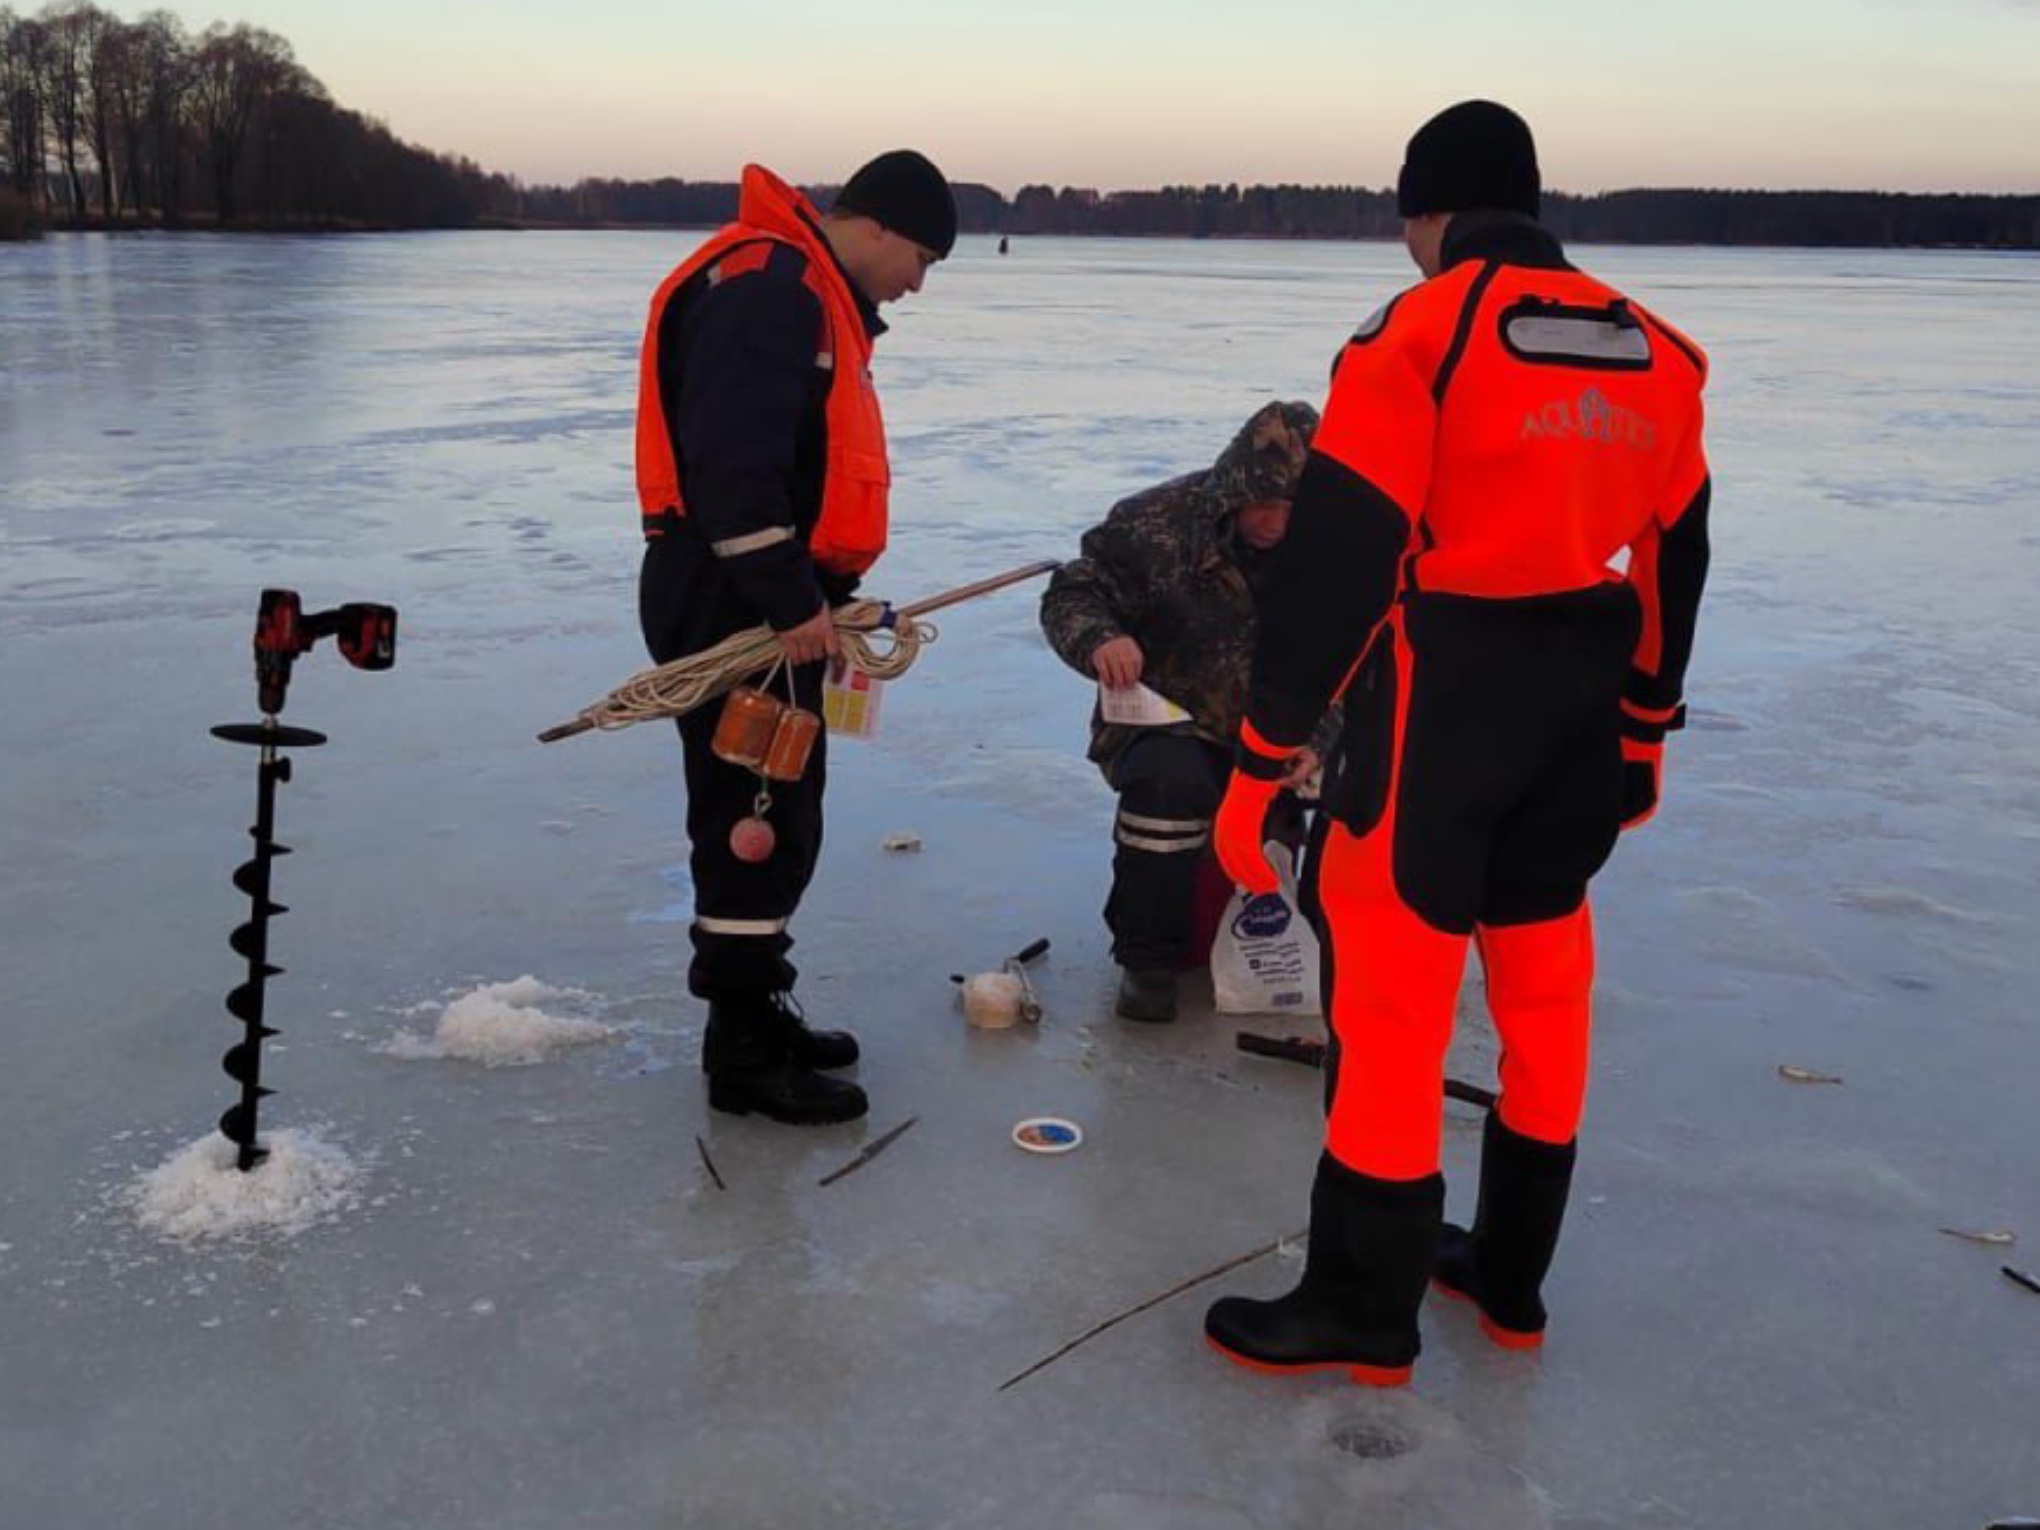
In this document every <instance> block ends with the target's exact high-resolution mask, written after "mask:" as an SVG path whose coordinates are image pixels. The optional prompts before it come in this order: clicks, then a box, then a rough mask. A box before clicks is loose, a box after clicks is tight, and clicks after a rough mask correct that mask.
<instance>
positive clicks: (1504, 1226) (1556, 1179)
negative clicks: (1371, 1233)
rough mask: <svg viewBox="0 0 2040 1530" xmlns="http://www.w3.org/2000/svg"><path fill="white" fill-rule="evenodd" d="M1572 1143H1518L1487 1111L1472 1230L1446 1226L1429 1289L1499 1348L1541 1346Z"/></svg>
mask: <svg viewBox="0 0 2040 1530" xmlns="http://www.w3.org/2000/svg"><path fill="white" fill-rule="evenodd" d="M1578 1148H1579V1143H1578V1141H1577V1140H1575V1141H1572V1142H1568V1143H1565V1144H1563V1145H1562V1146H1554V1145H1553V1144H1551V1143H1548V1142H1539V1141H1537V1140H1536V1139H1535V1138H1531V1137H1525V1136H1522V1135H1521V1134H1520V1133H1517V1132H1512V1131H1510V1130H1509V1129H1508V1128H1507V1127H1506V1126H1504V1125H1502V1118H1501V1117H1500V1116H1499V1115H1498V1114H1496V1113H1495V1112H1494V1111H1489V1112H1488V1118H1487V1130H1486V1132H1485V1134H1484V1136H1483V1138H1482V1140H1481V1150H1480V1201H1479V1204H1478V1206H1477V1208H1476V1210H1475V1212H1474V1218H1473V1228H1472V1230H1471V1231H1469V1230H1468V1229H1466V1228H1463V1227H1457V1226H1454V1225H1453V1224H1451V1223H1447V1224H1446V1226H1445V1230H1444V1232H1443V1234H1442V1235H1441V1236H1440V1238H1439V1240H1438V1265H1437V1269H1436V1270H1435V1271H1434V1273H1433V1276H1432V1283H1433V1284H1434V1285H1436V1286H1437V1287H1438V1289H1439V1290H1441V1291H1443V1292H1444V1293H1445V1294H1446V1295H1448V1296H1457V1297H1461V1298H1463V1299H1465V1300H1468V1301H1471V1302H1473V1303H1475V1304H1476V1305H1477V1306H1478V1307H1479V1308H1480V1326H1481V1330H1482V1331H1483V1332H1484V1333H1486V1334H1487V1336H1488V1337H1489V1338H1490V1339H1492V1340H1494V1341H1495V1343H1497V1344H1499V1345H1501V1346H1502V1347H1503V1348H1504V1349H1535V1348H1537V1346H1538V1345H1540V1344H1542V1343H1543V1342H1544V1321H1545V1312H1544V1299H1543V1295H1542V1290H1543V1285H1544V1276H1545V1272H1546V1271H1548V1270H1549V1269H1550V1268H1551V1256H1552V1254H1553V1252H1554V1251H1556V1249H1557V1248H1558V1230H1559V1226H1560V1224H1561V1223H1563V1222H1564V1221H1565V1202H1566V1196H1567V1194H1568V1192H1569V1191H1570V1190H1571V1188H1572V1174H1573V1159H1574V1157H1575V1155H1576V1154H1577V1152H1578Z"/></svg>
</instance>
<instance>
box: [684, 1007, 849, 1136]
mask: <svg viewBox="0 0 2040 1530" xmlns="http://www.w3.org/2000/svg"><path fill="white" fill-rule="evenodd" d="M828 1034H829V1033H828V1032H813V1031H808V1030H807V1029H806V1028H805V1027H804V1026H802V1025H801V1024H800V1020H799V1017H798V1016H796V1015H794V1014H792V1013H790V1012H789V1011H787V1010H785V1009H784V1008H782V1007H780V1006H779V1005H778V1004H776V1003H773V1002H771V1001H766V1000H758V1001H752V1002H749V1003H737V1002H728V1001H725V1002H717V1003H711V1004H710V1005H709V1006H708V1030H707V1032H706V1034H705V1035H704V1036H703V1038H702V1043H701V1067H702V1071H703V1072H705V1073H706V1074H707V1075H708V1103H709V1104H710V1106H712V1107H713V1108H714V1109H716V1110H721V1111H726V1112H728V1113H729V1114H731V1115H737V1116H746V1115H749V1114H750V1113H751V1112H752V1111H754V1110H755V1111H757V1112H758V1113H759V1114H760V1115H763V1116H765V1117H766V1118H767V1119H769V1120H773V1121H780V1122H784V1123H785V1124H787V1125H789V1126H826V1125H830V1124H833V1123H835V1122H839V1121H855V1120H856V1119H857V1118H858V1117H859V1116H861V1115H863V1114H864V1113H865V1111H866V1110H868V1109H869V1108H870V1105H869V1102H868V1101H867V1100H866V1099H865V1097H864V1091H863V1090H862V1089H859V1088H858V1087H857V1086H856V1085H855V1084H851V1083H846V1082H844V1081H843V1080H842V1079H835V1078H829V1077H827V1076H826V1075H824V1074H821V1073H818V1072H816V1071H815V1069H814V1067H813V1066H812V1065H811V1064H808V1063H806V1062H804V1061H802V1055H803V1054H802V1053H801V1051H800V1048H801V1047H802V1045H803V1038H812V1039H815V1040H820V1039H822V1038H824V1037H826V1036H828ZM843 1039H844V1040H846V1041H848V1040H849V1038H848V1037H844V1038H843ZM850 1059H851V1061H853V1062H854V1061H855V1060H856V1043H855V1042H854V1041H852V1042H850Z"/></svg>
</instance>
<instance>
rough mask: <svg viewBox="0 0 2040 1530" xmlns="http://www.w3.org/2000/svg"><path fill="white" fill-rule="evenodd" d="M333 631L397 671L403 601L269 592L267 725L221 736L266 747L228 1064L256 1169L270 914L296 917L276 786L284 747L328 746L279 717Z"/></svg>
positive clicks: (264, 653) (234, 1113)
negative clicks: (296, 673) (282, 889)
mask: <svg viewBox="0 0 2040 1530" xmlns="http://www.w3.org/2000/svg"><path fill="white" fill-rule="evenodd" d="M329 636H330V637H332V638H334V639H335V640H336V643H337V645H338V647H339V649H340V654H341V657H342V658H344V659H346V660H347V662H348V663H349V664H352V665H353V666H354V667H355V668H356V669H388V668H389V667H390V666H391V665H392V664H394V663H395V662H396V657H397V612H396V608H395V607H394V606H377V605H369V604H366V603H363V602H355V603H352V604H349V605H344V606H336V607H335V608H334V609H332V610H330V611H318V612H314V613H312V614H311V615H307V614H306V613H305V609H304V603H303V602H302V601H301V600H300V599H299V598H298V593H297V591H295V590H264V591H263V592H262V606H261V609H260V612H259V613H258V614H257V616H256V618H255V691H256V699H257V701H258V702H259V704H260V706H261V708H262V721H261V722H259V723H222V724H220V726H218V727H217V728H214V729H213V730H212V732H213V737H215V738H223V739H225V740H227V742H228V743H232V744H253V745H255V746H256V747H257V748H259V749H260V750H261V751H262V761H261V764H260V766H259V767H258V768H257V771H256V778H255V779H256V792H255V826H254V827H253V828H251V829H250V830H249V831H248V832H249V833H250V834H251V835H253V836H254V839H255V854H254V855H253V856H251V857H250V858H249V859H248V860H245V861H243V862H242V863H241V864H240V865H239V866H237V867H235V868H234V886H236V887H238V888H239V889H240V890H241V891H242V892H244V893H246V894H247V895H248V901H249V904H250V905H251V912H250V914H249V917H248V921H247V922H246V923H245V924H242V925H238V926H236V927H235V930H234V933H233V934H232V935H231V936H230V937H228V944H229V945H231V946H232V947H233V948H234V951H235V954H237V955H239V956H243V957H246V958H247V961H248V976H247V980H246V981H244V982H243V983H242V984H241V985H240V986H239V987H238V988H236V989H235V990H234V991H233V992H232V993H230V994H228V995H227V1013H229V1014H230V1015H232V1016H233V1017H234V1018H235V1019H237V1020H239V1021H240V1022H241V1023H242V1025H243V1026H244V1027H245V1030H244V1033H243V1035H242V1038H241V1040H240V1041H238V1042H236V1043H235V1044H234V1045H233V1046H231V1047H229V1048H228V1049H227V1052H226V1055H225V1056H224V1057H223V1058H221V1059H220V1065H221V1066H222V1067H223V1068H225V1069H226V1070H227V1076H228V1077H229V1078H231V1079H233V1080H234V1081H235V1082H236V1083H238V1084H239V1085H240V1086H241V1098H240V1100H239V1102H238V1103H236V1104H234V1105H230V1106H228V1107H227V1111H226V1114H224V1115H222V1116H221V1117H220V1131H221V1133H222V1134H223V1135H224V1136H225V1137H226V1138H227V1140H228V1141H229V1142H232V1143H233V1144H234V1145H235V1146H236V1147H238V1148H239V1149H240V1152H239V1155H238V1157H237V1159H236V1162H237V1164H238V1165H239V1167H240V1169H241V1171H242V1172H243V1173H246V1172H247V1171H248V1170H250V1169H252V1168H254V1167H255V1166H256V1165H257V1164H259V1163H261V1162H262V1160H263V1159H264V1158H266V1157H268V1156H269V1150H268V1149H267V1148H265V1147H263V1146H261V1145H260V1144H259V1143H258V1142H257V1141H256V1111H257V1109H258V1107H259V1106H260V1104H261V1101H262V1098H263V1096H265V1095H269V1094H274V1093H275V1092H276V1091H275V1090H273V1089H264V1088H263V1087H262V1040H263V1038H264V1037H265V1036H274V1035H275V1034H276V1032H275V1030H274V1029H272V1028H271V1027H269V1026H266V1025H264V1024H263V1023H262V1001H263V996H264V991H265V989H266V987H267V985H268V982H269V979H270V978H272V977H275V976H276V975H277V974H278V973H280V972H282V971H283V969H282V968H281V967H278V966H275V965H274V964H272V963H271V962H270V960H269V919H270V916H271V915H273V914H282V913H288V912H289V910H288V909H287V908H285V906H284V905H283V904H281V903H277V902H273V901H272V900H271V899H270V896H269V875H270V867H271V865H272V863H273V862H274V861H275V860H276V858H277V857H278V856H279V855H289V854H290V846H288V845H280V844H278V843H277V842H276V788H277V784H278V783H279V782H283V781H288V780H289V779H290V761H289V760H288V759H286V758H285V757H284V756H283V755H282V753H281V752H280V751H282V750H285V749H309V748H312V747H314V746H315V745H318V744H323V743H325V742H326V735H325V734H323V733H316V732H314V731H313V730H312V729H310V728H289V727H285V726H284V725H283V724H282V723H280V722H278V721H277V714H278V713H279V712H281V711H282V710H283V700H284V694H285V692H286V691H288V690H289V688H290V671H291V666H292V665H293V664H294V663H296V662H297V657H298V655H299V654H302V653H309V652H310V651H311V648H312V645H313V644H314V643H316V642H318V640H319V639H320V638H322V637H329Z"/></svg>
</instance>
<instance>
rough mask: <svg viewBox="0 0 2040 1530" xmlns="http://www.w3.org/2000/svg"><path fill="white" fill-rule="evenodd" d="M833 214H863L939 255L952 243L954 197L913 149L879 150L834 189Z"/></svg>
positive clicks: (938, 176) (926, 159) (954, 221)
mask: <svg viewBox="0 0 2040 1530" xmlns="http://www.w3.org/2000/svg"><path fill="white" fill-rule="evenodd" d="M830 210H831V211H833V212H843V213H862V214H863V215H864V216H865V217H867V218H869V219H871V220H872V221H873V222H874V223H877V224H879V225H880V226H881V227H883V228H889V229H891V230H892V231H893V232H894V233H895V234H903V235H905V236H906V237H907V238H909V239H911V240H913V241H914V243H916V244H919V245H925V246H926V247H927V248H929V249H931V250H933V251H934V252H935V253H936V254H937V255H947V254H948V253H949V252H950V250H951V249H952V248H954V247H955V244H956V197H955V195H954V194H953V193H951V191H950V189H949V182H948V181H946V180H944V179H943V176H942V172H941V171H940V170H937V169H936V168H935V166H934V164H933V163H932V162H931V161H930V160H929V159H928V158H927V156H926V155H923V154H916V153H915V152H914V151H913V150H912V149H894V150H892V151H890V152H889V153H885V154H881V155H879V156H878V158H877V159H874V160H873V161H872V162H871V163H870V164H868V165H866V166H864V168H863V169H861V170H859V171H858V172H857V173H856V174H855V175H853V176H851V177H850V180H849V183H848V184H847V185H845V186H844V187H843V189H842V190H841V191H839V192H837V193H836V203H835V206H834V207H833V208H831V209H830Z"/></svg>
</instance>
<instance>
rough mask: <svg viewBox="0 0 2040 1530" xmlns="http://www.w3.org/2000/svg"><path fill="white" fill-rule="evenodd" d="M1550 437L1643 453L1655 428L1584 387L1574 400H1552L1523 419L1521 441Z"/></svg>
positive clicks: (1654, 441)
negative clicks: (1589, 442)
mask: <svg viewBox="0 0 2040 1530" xmlns="http://www.w3.org/2000/svg"><path fill="white" fill-rule="evenodd" d="M1554 437H1556V438H1558V439H1561V440H1568V441H1591V442H1596V443H1599V444H1601V445H1605V446H1627V447H1630V448H1632V449H1633V450H1636V451H1640V452H1647V451H1649V450H1650V449H1651V448H1652V447H1653V446H1655V445H1656V444H1657V425H1656V424H1655V423H1654V422H1652V421H1650V420H1647V419H1645V418H1644V417H1643V416H1642V415H1640V414H1638V413H1637V412H1636V411H1635V410H1634V409H1625V408H1623V407H1622V406H1621V405H1620V404H1611V403H1609V402H1608V398H1607V395H1606V394H1604V393H1602V392H1601V390H1600V389H1599V388H1587V389H1584V390H1582V392H1581V393H1580V396H1579V397H1578V398H1555V399H1552V400H1551V401H1549V402H1548V403H1546V404H1545V405H1543V406H1542V407H1541V408H1538V409H1533V410H1531V411H1530V412H1529V413H1528V414H1526V415H1524V416H1523V439H1524V440H1525V441H1541V440H1546V439H1550V438H1554Z"/></svg>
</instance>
